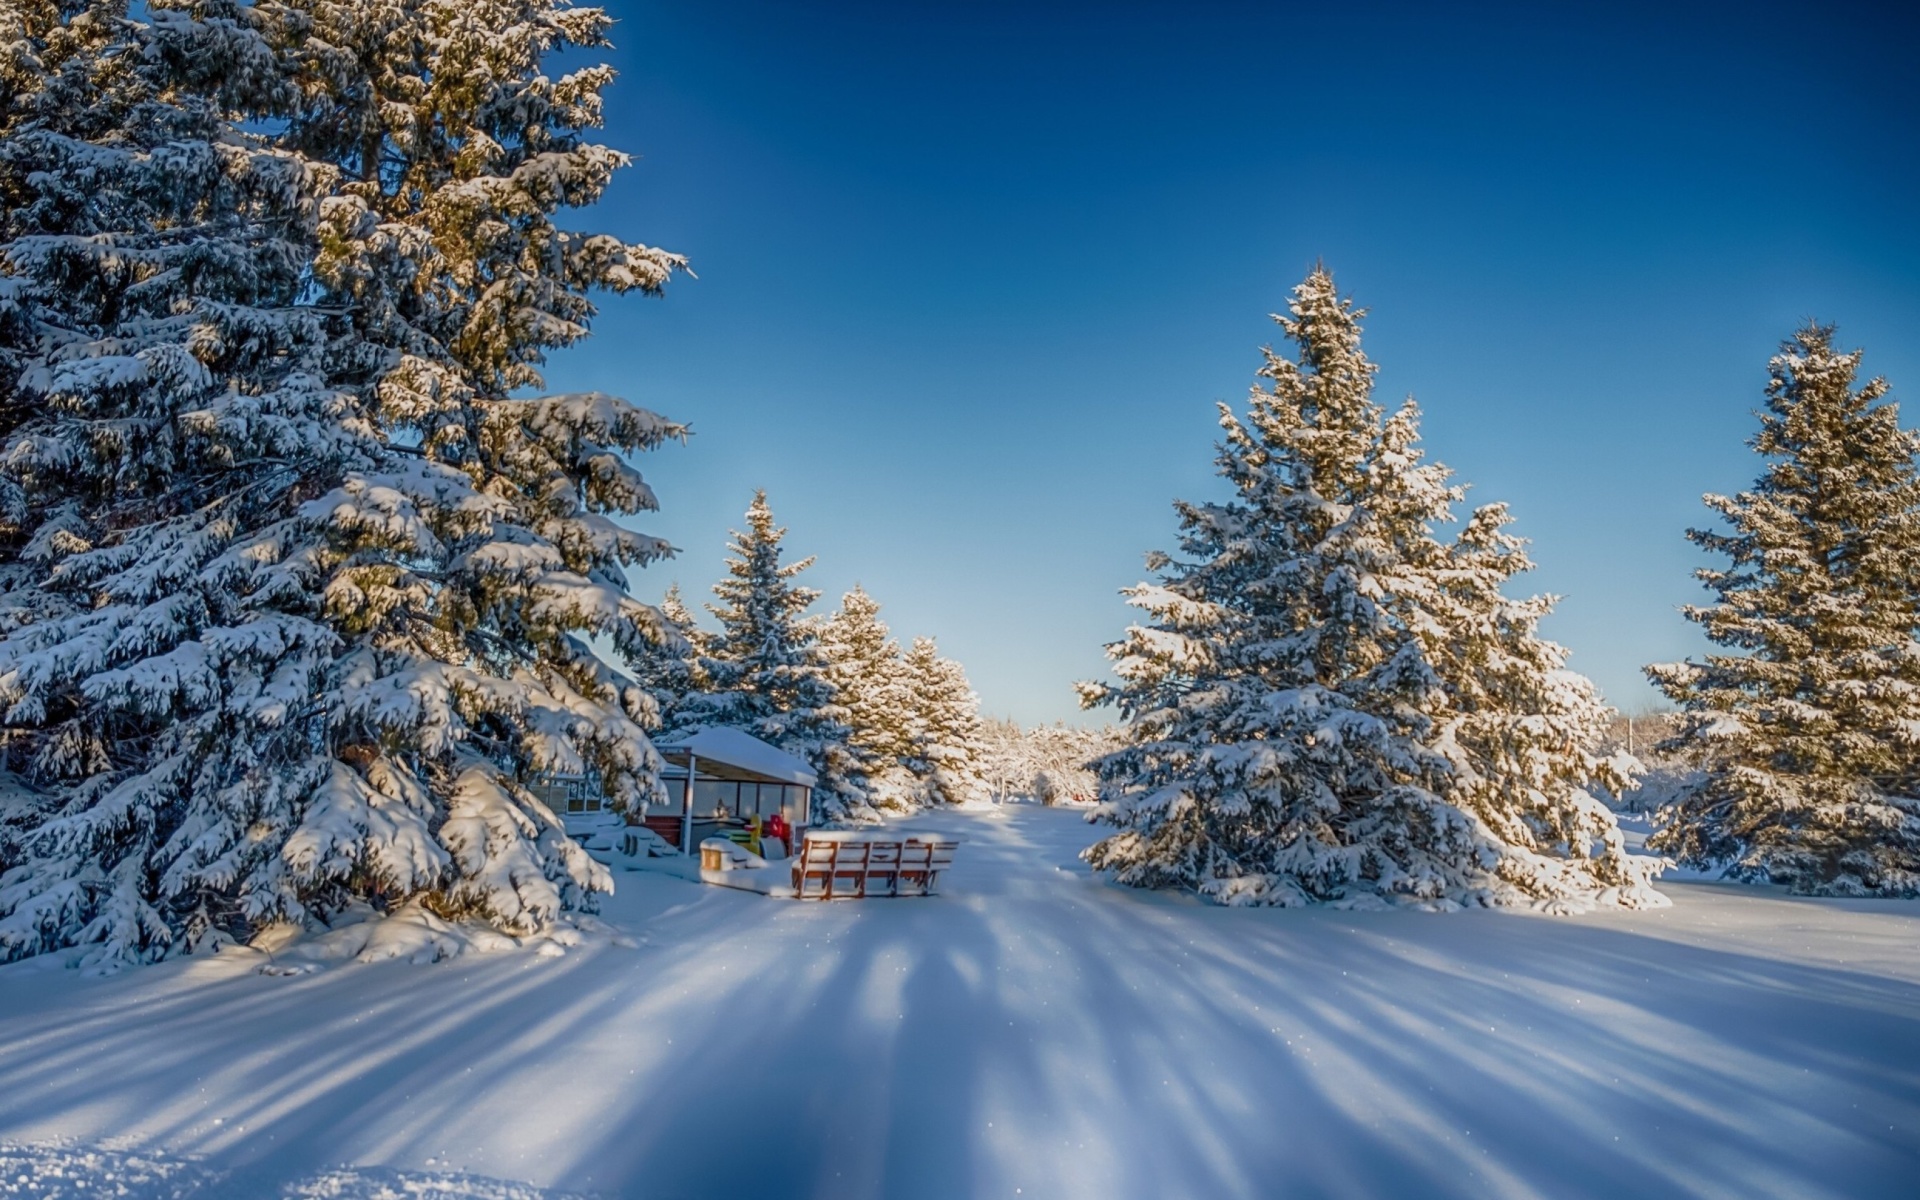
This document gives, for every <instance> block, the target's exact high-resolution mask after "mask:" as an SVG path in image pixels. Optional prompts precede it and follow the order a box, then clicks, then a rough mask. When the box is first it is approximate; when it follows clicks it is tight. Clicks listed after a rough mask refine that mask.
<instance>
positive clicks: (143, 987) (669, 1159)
mask: <svg viewBox="0 0 1920 1200" xmlns="http://www.w3.org/2000/svg"><path fill="white" fill-rule="evenodd" d="M914 824H915V825H916V826H920V827H925V826H928V825H939V826H942V827H946V828H951V829H954V830H957V831H959V832H960V833H962V834H963V835H964V836H965V837H967V838H968V839H969V843H968V845H966V846H965V847H963V849H962V854H961V860H960V864H959V866H957V867H956V869H955V870H954V872H953V874H952V875H951V877H950V880H949V883H948V887H947V890H948V895H946V896H944V897H942V898H938V899H935V900H931V901H892V902H885V901H874V902H867V903H846V904H835V905H801V904H795V903H792V902H782V901H775V900H768V899H764V898H761V897H757V896H752V895H748V894H744V893H737V892H730V891H725V890H722V889H718V888H703V887H698V886H696V885H690V884H687V883H683V882H681V881H679V880H675V879H670V878H667V877H663V876H659V875H653V874H631V873H630V874H623V875H621V876H620V877H619V884H620V894H619V896H618V897H616V898H615V899H614V900H613V901H612V902H611V903H610V906H609V912H608V914H607V916H608V918H609V919H610V920H612V921H614V922H616V923H617V924H620V925H623V926H626V927H627V928H628V929H630V930H632V931H634V932H635V933H636V934H637V935H638V936H639V937H640V939H641V940H642V943H643V944H642V945H641V946H640V947H639V948H638V949H634V948H625V947H620V946H615V945H605V944H602V945H595V946H590V947H587V948H583V949H577V950H575V951H573V952H571V953H569V954H567V955H566V956H565V957H562V958H557V959H553V958H540V957H537V956H535V955H533V954H530V953H524V952H516V953H510V954H504V955H494V956H483V957H469V958H465V959H459V960H455V961H453V962H449V963H443V964H439V965H436V966H429V967H416V966H407V965H398V964H383V965H377V966H357V965H348V966H343V967H340V968H337V969H334V970H332V971H328V972H326V973H323V974H320V975H315V976H307V977H302V978H269V977H263V976H259V975H253V974H241V973H239V971H238V969H237V968H236V967H235V966H234V965H231V964H227V963H222V962H221V961H219V960H213V961H203V962H190V963H179V964H169V965H164V966H161V967H156V968H150V969H147V970H143V971H136V972H132V973H130V974H128V975H125V976H121V977H119V978H116V979H110V980H104V981H102V980H89V979H84V978H81V977H79V976H78V975H77V974H75V973H73V972H63V971H57V970H49V969H47V968H46V967H44V966H42V965H40V964H36V963H27V964H21V965H18V966H14V967H10V968H6V969H4V970H0V1143H6V1142H12V1143H37V1142H43V1141H47V1140H50V1139H70V1140H71V1142H72V1143H73V1144H75V1145H78V1146H82V1147H98V1146H103V1145H104V1146H110V1147H118V1148H121V1149H128V1148H133V1149H137V1150H138V1151H139V1152H140V1153H142V1154H149V1153H151V1154H159V1155H164V1156H192V1157H194V1158H196V1159H199V1160H200V1163H199V1164H198V1165H197V1166H196V1169H204V1170H206V1171H217V1172H221V1173H223V1174H224V1181H223V1182H219V1183H215V1184H210V1185H208V1186H207V1187H206V1188H204V1189H201V1190H199V1191H194V1190H193V1189H191V1188H187V1189H186V1191H185V1192H180V1191H179V1189H175V1190H172V1191H169V1190H165V1189H166V1188H167V1187H171V1186H172V1185H163V1184H155V1185H153V1187H152V1188H151V1189H149V1190H145V1191H143V1190H141V1187H142V1186H145V1185H140V1186H135V1187H133V1188H132V1189H131V1190H128V1191H127V1192H126V1193H125V1194H129V1195H138V1196H143V1197H144V1196H149V1195H151V1196H162V1195H169V1196H170V1195H174V1194H186V1193H189V1192H190V1193H191V1194H193V1195H196V1196H199V1195H219V1196H223V1197H225V1196H234V1197H241V1196H254V1195H265V1196H272V1195H275V1194H276V1193H277V1191H278V1189H279V1188H280V1187H281V1186H282V1185H283V1184H284V1183H285V1182H286V1181H288V1180H292V1179H296V1178H308V1179H310V1178H312V1177H313V1176H314V1175H315V1174H316V1173H317V1172H320V1171H322V1170H324V1169H326V1168H329V1167H334V1166H339V1165H353V1166H358V1167H367V1168H379V1169H382V1170H386V1171H388V1172H390V1174H389V1175H384V1176H379V1178H386V1179H389V1180H390V1181H394V1180H401V1179H406V1178H424V1176H420V1177H416V1176H413V1175H412V1174H411V1173H414V1172H471V1173H473V1174H474V1175H478V1176H486V1177H493V1178H497V1179H504V1180H521V1181H527V1182H529V1183H530V1184H532V1185H536V1186H537V1187H538V1188H554V1189H563V1190H567V1191H576V1192H587V1193H596V1194H601V1195H608V1196H632V1197H637V1198H659V1200H665V1198H673V1197H693V1196H737V1197H762V1196H765V1197H784V1196H796V1197H798V1196H819V1197H855V1198H857V1197H867V1196H912V1197H916V1198H926V1200H940V1198H944V1197H972V1196H992V1197H1002V1196H1027V1197H1043V1198H1044V1197H1077V1196H1084V1197H1180V1196H1206V1197H1242V1196H1246V1197H1267V1196H1281V1195H1285V1196H1412V1195H1420V1196H1459V1197H1480V1196H1533V1195H1545V1196H1635V1197H1650V1196H1662V1195H1726V1196H1775V1195H1778V1196H1832V1197H1843V1196H1844V1197H1872V1196H1887V1197H1892V1196H1911V1195H1914V1194H1915V1193H1916V1189H1917V1188H1920V904H1914V903H1897V902H1894V903H1887V902H1883V903H1871V902H1858V903H1855V902H1834V901H1820V902H1812V901H1796V900H1791V899H1788V898H1786V897H1784V896H1782V895H1779V894H1777V893H1772V892H1755V891H1753V890H1751V889H1738V888H1733V887H1727V886H1719V885H1706V884H1679V885H1673V886H1672V887H1670V889H1669V890H1670V894H1672V895H1673V896H1674V898H1675V901H1676V907H1675V908H1674V909H1672V910H1670V911H1665V912H1657V913H1646V914H1626V915H1620V914H1615V915H1606V916H1588V917H1580V918H1547V917H1536V916H1530V915H1515V914H1508V913H1463V914H1457V915H1451V916H1435V915H1427V914H1417V913H1384V914H1343V913H1330V912H1240V911H1223V910H1220V909H1212V908H1204V907H1200V906H1198V905H1194V904H1188V903H1184V902H1180V901H1178V900H1175V899H1170V898H1166V897H1158V896H1148V895H1141V894H1138V893H1134V892H1129V891H1125V890H1123V889H1118V888H1114V887H1111V886H1107V885H1104V884H1102V883H1100V882H1098V881H1096V880H1094V879H1092V878H1090V877H1089V876H1088V874H1087V872H1086V871H1085V869H1084V867H1082V866H1081V865H1080V864H1079V863H1078V862H1077V860H1076V858H1075V855H1076V853H1077V851H1078V850H1079V848H1080V847H1081V846H1083V845H1085V844H1086V843H1087V841H1088V840H1090V837H1091V832H1090V831H1089V830H1088V828H1087V827H1086V826H1085V825H1084V824H1082V823H1081V822H1080V821H1079V820H1078V819H1077V817H1076V816H1075V815H1074V814H1072V813H1063V812H1056V811H1051V810H1045V809H1035V808H1025V807H1023V808H1009V809H1003V810H1000V811H997V812H992V813H983V814H950V815H946V816H943V817H940V818H934V819H925V820H920V821H916V822H914ZM39 1153H42V1154H45V1153H48V1152H44V1151H42V1152H39ZM3 1158H4V1155H3V1154H0V1159H3ZM391 1172H399V1173H401V1174H391ZM22 1178H24V1176H22ZM364 1178H374V1177H373V1176H367V1177H364ZM364 1178H363V1180H362V1183H360V1184H344V1185H341V1186H340V1187H338V1188H336V1189H334V1190H332V1191H327V1192H324V1193H322V1192H321V1191H319V1190H307V1191H301V1192H300V1193H299V1194H302V1195H307V1194H313V1195H320V1194H328V1195H339V1196H348V1195H352V1196H362V1195H364V1196H372V1195H375V1194H379V1189H378V1188H377V1187H375V1186H374V1185H372V1184H367V1183H365V1182H364ZM9 1182H13V1183H14V1186H13V1191H14V1193H15V1194H33V1193H32V1192H31V1191H29V1190H23V1189H27V1188H29V1187H30V1185H29V1184H22V1183H18V1182H17V1181H12V1180H11V1178H9V1179H0V1196H4V1195H7V1194H8V1193H9ZM394 1186H396V1187H397V1186H398V1185H397V1184H395V1185H394ZM356 1187H358V1188H359V1189H360V1190H355V1188H356ZM462 1188H466V1189H467V1190H461V1189H462ZM289 1194H291V1193H289ZM386 1194H390V1195H400V1194H402V1193H401V1192H399V1191H390V1192H388V1193H386ZM406 1194H410V1195H421V1196H424V1195H430V1194H437V1195H448V1196H451V1195H456V1194H458V1195H472V1196H480V1195H499V1196H503V1197H504V1196H508V1195H511V1196H516V1197H519V1196H533V1195H537V1194H539V1193H538V1192H537V1191H535V1190H534V1189H533V1188H527V1189H511V1190H491V1191H490V1190H487V1188H486V1187H485V1186H484V1185H482V1184H480V1183H478V1182H472V1181H470V1183H468V1184H459V1183H447V1184H445V1187H444V1188H443V1190H442V1191H440V1192H437V1193H435V1192H433V1191H432V1190H431V1189H425V1190H422V1189H421V1188H415V1190H414V1191H413V1192H410V1193H406Z"/></svg>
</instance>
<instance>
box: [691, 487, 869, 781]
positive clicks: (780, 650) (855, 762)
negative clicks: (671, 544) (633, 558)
mask: <svg viewBox="0 0 1920 1200" xmlns="http://www.w3.org/2000/svg"><path fill="white" fill-rule="evenodd" d="M786 535H787V531H786V530H785V529H784V528H779V527H776V526H775V525H774V523H773V510H772V509H771V508H769V507H768V506H767V494H766V493H765V492H764V491H761V492H755V493H754V497H753V503H752V504H751V505H749V506H748V508H747V529H746V532H744V533H742V532H739V531H737V530H736V531H735V532H734V534H733V542H732V544H731V545H730V546H729V547H728V549H729V550H731V551H732V554H733V557H731V558H729V559H728V560H727V577H726V578H725V579H722V580H721V581H720V582H719V583H716V584H714V586H713V593H714V596H715V597H716V598H717V599H718V600H719V601H720V603H718V604H710V605H708V606H707V611H709V612H711V613H712V614H713V615H714V616H715V617H717V618H719V620H720V630H719V632H717V633H713V634H710V635H708V637H707V638H706V639H705V651H706V653H705V656H704V657H703V658H702V659H701V661H700V670H701V673H702V675H703V676H704V677H705V679H706V681H707V685H708V688H709V690H708V692H707V694H706V695H705V696H703V697H701V698H700V699H699V700H698V701H696V703H695V704H694V705H693V706H691V707H690V709H689V713H688V719H689V720H690V721H691V722H693V723H696V724H703V723H712V724H718V725H729V726H732V727H734V728H736V729H743V730H745V731H746V732H748V733H751V734H752V735H753V736H755V737H757V738H760V739H761V740H762V741H765V742H768V743H770V744H772V745H775V746H778V747H780V748H781V749H782V750H785V751H787V752H788V753H789V754H794V755H798V756H799V757H801V758H804V759H806V760H807V762H809V763H810V764H812V766H813V768H814V770H815V771H817V772H818V773H819V777H820V778H819V782H818V784H817V785H816V786H815V788H814V805H815V811H816V812H817V813H819V814H820V815H821V816H823V817H825V818H827V819H837V818H841V817H846V816H855V815H860V814H861V812H862V811H863V810H864V809H865V808H867V806H868V802H867V778H866V775H865V772H864V770H863V762H862V757H861V755H860V754H859V753H857V752H856V751H855V750H854V748H853V747H852V746H851V745H850V744H849V742H848V739H849V737H850V736H851V735H852V730H851V729H850V728H849V727H848V725H847V711H846V709H845V708H844V707H843V706H842V705H841V703H840V698H839V696H838V694H837V693H836V691H835V689H834V686H833V681H832V680H831V679H829V678H828V674H827V659H826V654H825V652H824V651H823V650H822V649H821V646H820V635H819V630H818V628H817V627H816V624H815V623H814V622H811V621H808V620H806V618H805V614H806V611H807V609H808V608H809V607H811V606H812V604H813V602H814V601H815V600H818V599H819V598H820V593H819V592H817V591H815V590H814V589H812V588H809V587H802V586H801V585H799V584H796V583H794V582H793V577H794V576H796V575H798V574H800V572H802V571H804V570H806V569H807V568H808V567H810V566H812V565H813V560H812V559H811V558H803V559H801V560H800V561H798V562H793V563H786V564H782V563H781V561H780V542H781V540H782V539H783V538H785V537H786Z"/></svg>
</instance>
